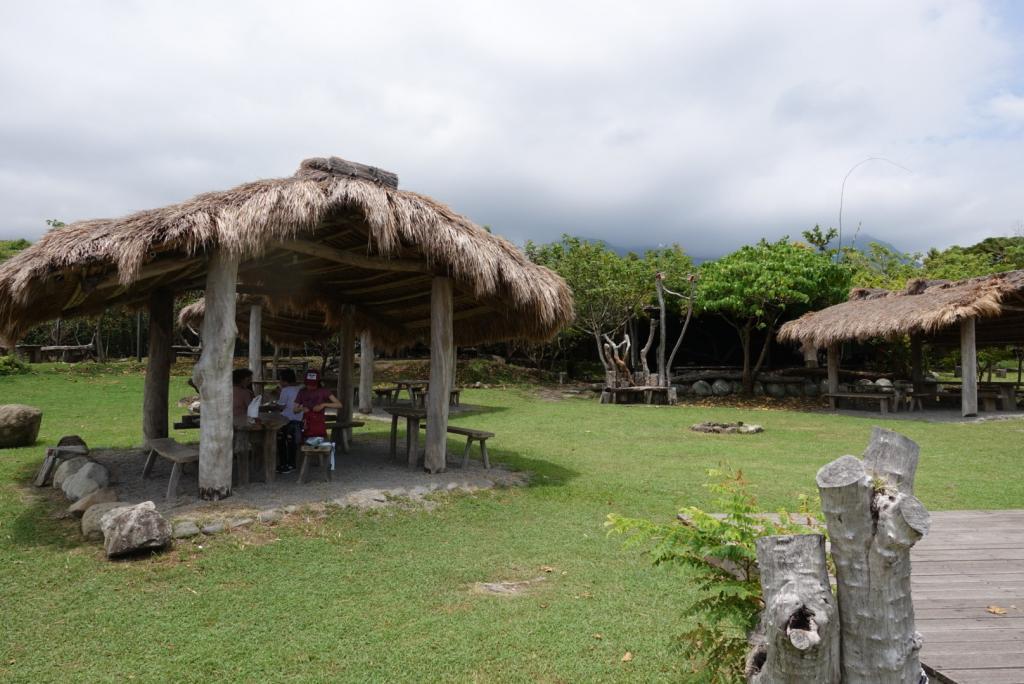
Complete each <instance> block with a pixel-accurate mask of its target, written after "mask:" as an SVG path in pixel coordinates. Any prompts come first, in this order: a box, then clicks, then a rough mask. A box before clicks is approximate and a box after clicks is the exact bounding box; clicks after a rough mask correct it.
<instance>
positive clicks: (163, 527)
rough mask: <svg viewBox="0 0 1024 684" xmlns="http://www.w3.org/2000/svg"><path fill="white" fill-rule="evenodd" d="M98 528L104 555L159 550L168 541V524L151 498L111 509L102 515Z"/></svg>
mask: <svg viewBox="0 0 1024 684" xmlns="http://www.w3.org/2000/svg"><path fill="white" fill-rule="evenodd" d="M100 527H101V529H102V530H103V550H104V551H106V552H107V558H122V557H124V556H132V555H135V554H139V553H144V552H147V551H159V550H161V549H165V548H167V547H168V546H170V544H171V523H169V522H167V520H166V519H165V518H164V517H163V516H162V515H160V514H159V513H158V512H157V510H156V506H155V505H154V504H153V502H152V501H143V502H142V503H140V504H138V505H135V506H130V507H128V508H124V509H122V510H113V511H110V512H109V513H107V514H106V515H104V516H103V519H102V521H101V522H100Z"/></svg>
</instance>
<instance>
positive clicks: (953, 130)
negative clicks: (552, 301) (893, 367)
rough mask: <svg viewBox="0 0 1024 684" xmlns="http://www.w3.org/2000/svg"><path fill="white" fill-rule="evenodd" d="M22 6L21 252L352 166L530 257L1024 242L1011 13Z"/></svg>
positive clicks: (16, 28) (15, 75)
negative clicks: (568, 242)
mask: <svg viewBox="0 0 1024 684" xmlns="http://www.w3.org/2000/svg"><path fill="white" fill-rule="evenodd" d="M378 4H379V5H381V6H368V5H370V3H362V4H355V3H329V2H322V3H314V2H297V3H287V4H285V3H271V2H262V3H251V2H246V3H242V2H225V3H201V2H195V1H192V2H178V3H171V4H156V3H145V2H137V3H118V4H117V5H116V6H115V5H106V6H97V5H84V4H83V5H67V4H62V5H61V6H60V7H56V6H53V7H51V6H38V7H37V6H30V5H29V4H27V3H5V4H4V5H3V6H2V7H0V93H3V101H4V103H3V106H0V207H2V209H0V237H20V236H27V237H37V236H38V235H39V234H41V232H42V231H43V230H44V229H45V224H44V220H45V219H47V218H61V219H64V220H74V219H79V218H91V217H97V216H116V215H119V214H123V213H127V212H129V211H133V210H136V209H142V208H148V207H153V206H160V205H163V204H167V203H170V202H175V201H179V200H182V199H185V198H187V197H189V196H191V195H193V194H196V193H198V192H203V191H206V190H211V189H217V188H226V187H230V186H232V185H234V184H237V183H240V182H244V181H247V180H251V179H254V178H260V177H269V176H281V175H288V174H290V173H291V172H292V171H293V170H294V168H295V167H296V166H297V164H298V162H299V160H301V159H302V158H303V157H307V156H313V155H324V154H338V155H340V156H344V157H347V158H350V159H355V160H359V161H363V162H367V163H371V164H376V165H379V166H383V167H385V168H389V169H392V170H394V171H396V172H398V173H399V175H400V178H401V181H402V185H403V187H406V188H410V189H415V190H418V191H421V192H425V193H428V194H431V195H433V196H435V197H437V198H439V199H441V200H443V201H445V202H447V203H449V204H450V205H451V206H453V207H454V208H455V209H457V210H459V211H461V212H463V213H466V214H468V215H469V216H471V217H472V218H473V219H474V220H476V221H478V222H480V223H486V224H489V225H491V226H493V228H494V229H495V230H496V231H497V232H500V233H502V234H504V235H507V236H509V237H511V238H513V239H515V240H517V241H523V240H526V239H534V240H550V239H555V238H557V236H558V235H559V234H560V233H561V232H563V231H569V232H574V233H578V234H583V235H588V236H593V237H601V238H605V239H607V240H609V241H610V242H615V243H619V244H628V245H636V244H657V243H668V242H679V243H680V244H682V245H683V246H684V247H685V248H687V249H688V250H689V251H691V252H694V253H696V254H715V253H719V252H722V251H724V250H727V249H731V248H734V247H736V246H738V245H739V244H742V243H743V242H748V241H751V240H755V239H757V238H759V237H761V236H769V237H774V236H777V235H781V234H784V233H788V234H790V235H796V234H798V233H799V231H800V230H802V229H804V228H806V227H809V226H811V225H813V224H815V223H821V224H825V225H829V224H835V222H836V213H837V209H838V200H839V187H840V183H841V181H842V179H843V176H844V175H845V174H846V172H847V171H848V170H849V168H850V167H851V166H852V165H854V164H855V163H857V162H858V161H860V160H862V159H864V158H866V157H868V156H876V155H880V156H885V157H887V158H890V159H893V160H895V161H898V162H899V163H900V164H902V165H903V166H905V167H907V168H908V169H910V170H911V172H909V173H908V172H906V171H904V170H901V169H897V168H894V167H892V166H890V165H888V164H884V163H871V164H866V165H864V166H863V167H861V168H859V169H858V170H857V171H856V172H855V174H854V175H853V176H851V178H850V181H849V183H848V185H847V193H846V206H845V210H844V224H846V226H847V227H848V228H850V229H852V227H855V226H856V225H857V224H860V225H861V226H862V231H864V232H867V233H871V234H873V235H876V236H879V237H883V238H886V239H889V240H890V241H892V242H894V243H895V244H897V245H898V246H900V247H902V248H905V249H921V248H924V247H927V246H931V245H938V246H945V245H947V244H951V243H954V242H970V241H974V240H977V239H980V238H982V237H985V236H987V235H992V234H1007V233H1009V232H1010V231H1011V230H1013V229H1014V227H1015V226H1017V225H1019V223H1020V221H1021V219H1022V218H1024V206H1022V204H1024V203H1022V200H1021V196H1020V193H1019V190H1018V187H1019V184H1020V174H1021V163H1020V160H1021V159H1024V142H1022V140H1024V139H1022V135H1024V114H1022V112H1024V106H1022V104H1021V103H1022V102H1024V84H1022V83H1020V82H1019V81H1015V80H1014V79H1019V73H1020V71H1021V66H1022V62H1024V60H1022V59H1021V49H1020V48H1019V47H1018V46H1020V45H1022V44H1024V43H1022V41H1021V40H1020V39H1021V35H1020V33H1021V31H1020V25H1019V24H1017V25H1008V24H1006V23H1005V22H1002V18H1001V16H1000V15H999V12H1000V11H1002V10H1003V9H1005V8H1004V6H1003V5H989V4H987V3H984V2H955V3H954V2H941V1H936V2H929V1H925V0H907V1H906V2H901V3H891V2H881V1H879V0H869V1H865V2H858V3H850V4H849V5H847V6H846V7H845V9H842V8H841V9H837V6H836V5H835V4H832V3H815V2H810V1H808V2H790V3H714V4H710V3H693V4H685V3H669V2H665V3H658V2H650V3H634V4H632V5H626V6H623V5H622V4H621V3H610V2H596V3H595V2H589V3H540V2H520V3H516V4H514V5H512V4H509V5H506V6H502V7H496V6H495V5H494V4H493V3H472V2H468V1H467V2H455V3H453V2H444V3H440V2H438V3H407V4H406V3H403V4H401V5H399V4H398V3H378Z"/></svg>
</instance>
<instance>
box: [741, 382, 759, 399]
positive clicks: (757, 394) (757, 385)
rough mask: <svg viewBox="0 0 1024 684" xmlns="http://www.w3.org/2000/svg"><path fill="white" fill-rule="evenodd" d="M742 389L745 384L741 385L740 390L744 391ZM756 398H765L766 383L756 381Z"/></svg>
mask: <svg viewBox="0 0 1024 684" xmlns="http://www.w3.org/2000/svg"><path fill="white" fill-rule="evenodd" d="M742 389H743V383H740V390H741V391H742ZM754 396H755V397H763V396H764V383H763V382H760V381H758V380H755V381H754Z"/></svg>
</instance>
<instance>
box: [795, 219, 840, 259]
mask: <svg viewBox="0 0 1024 684" xmlns="http://www.w3.org/2000/svg"><path fill="white" fill-rule="evenodd" d="M801 235H803V236H804V240H806V241H807V244H809V245H810V246H811V247H814V249H816V250H818V252H819V253H821V254H827V255H829V256H830V257H831V256H835V255H836V253H837V252H838V251H839V250H837V249H834V248H833V247H830V246H829V245H831V243H832V241H833V240H835V239H836V238H837V237H839V231H838V230H836V229H835V228H829V229H828V230H822V229H821V226H819V225H815V226H814V228H811V229H810V230H805V231H803V233H801Z"/></svg>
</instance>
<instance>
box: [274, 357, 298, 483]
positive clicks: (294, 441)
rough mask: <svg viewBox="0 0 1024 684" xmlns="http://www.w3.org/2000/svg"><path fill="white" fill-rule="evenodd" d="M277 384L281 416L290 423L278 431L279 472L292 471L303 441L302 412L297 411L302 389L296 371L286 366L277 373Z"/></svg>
mask: <svg viewBox="0 0 1024 684" xmlns="http://www.w3.org/2000/svg"><path fill="white" fill-rule="evenodd" d="M277 384H278V387H279V388H280V390H279V392H278V395H277V405H278V406H280V407H281V416H282V417H283V418H287V419H288V424H287V425H285V426H284V427H283V428H281V430H279V431H278V433H277V437H278V449H277V453H278V460H279V461H280V465H278V466H277V472H279V473H290V472H291V471H293V470H295V456H296V454H297V452H298V450H299V444H300V443H301V442H302V414H301V413H296V412H295V398H296V397H297V396H298V394H299V390H300V389H301V388H300V387H299V385H298V384H297V383H296V382H295V371H293V370H292V369H291V368H285V369H284V370H282V371H281V372H280V373H278V374H277Z"/></svg>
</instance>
